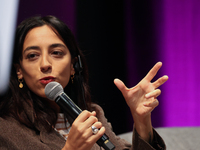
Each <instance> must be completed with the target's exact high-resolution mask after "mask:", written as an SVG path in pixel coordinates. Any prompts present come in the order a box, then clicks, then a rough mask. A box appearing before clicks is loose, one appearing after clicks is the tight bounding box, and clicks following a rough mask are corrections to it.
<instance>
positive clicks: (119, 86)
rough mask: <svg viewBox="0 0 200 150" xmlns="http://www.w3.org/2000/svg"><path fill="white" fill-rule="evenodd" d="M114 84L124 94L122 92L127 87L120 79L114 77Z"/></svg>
mask: <svg viewBox="0 0 200 150" xmlns="http://www.w3.org/2000/svg"><path fill="white" fill-rule="evenodd" d="M114 84H115V85H116V86H117V88H118V89H119V90H120V91H121V92H122V94H123V95H124V92H125V91H126V90H127V87H126V86H125V84H124V83H123V82H122V81H121V80H120V79H115V80H114Z"/></svg>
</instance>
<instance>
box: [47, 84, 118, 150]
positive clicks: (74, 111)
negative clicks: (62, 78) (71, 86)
mask: <svg viewBox="0 0 200 150" xmlns="http://www.w3.org/2000/svg"><path fill="white" fill-rule="evenodd" d="M45 95H46V97H47V98H48V99H50V100H52V101H55V102H56V103H57V104H58V105H59V106H60V107H61V108H62V110H64V111H65V112H66V113H68V114H69V115H70V116H71V117H72V118H73V119H74V120H75V119H76V118H77V117H78V115H79V114H80V113H81V112H82V110H81V109H80V108H79V107H78V106H77V105H76V104H75V103H74V102H73V101H72V100H71V99H70V98H69V96H67V94H65V93H64V91H63V87H62V86H61V85H60V83H58V82H54V81H53V82H50V83H48V84H47V85H46V86H45ZM96 143H97V144H98V145H99V146H102V147H103V148H104V149H105V150H114V149H115V146H114V145H113V144H112V143H111V142H110V141H109V138H108V136H107V135H106V134H104V135H103V136H102V137H101V138H100V139H99V140H98V141H97V142H96Z"/></svg>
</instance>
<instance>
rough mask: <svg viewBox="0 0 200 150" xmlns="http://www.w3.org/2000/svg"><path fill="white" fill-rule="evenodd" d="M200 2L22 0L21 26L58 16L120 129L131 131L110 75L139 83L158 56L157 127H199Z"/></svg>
mask: <svg viewBox="0 0 200 150" xmlns="http://www.w3.org/2000/svg"><path fill="white" fill-rule="evenodd" d="M199 6H200V1H197V0H151V1H148V0H147V1H141V0H140V1H139V0H101V1H94V0H59V1H54V0H42V1H41V0H28V1H27V0H20V1H19V7H18V15H17V16H18V17H17V25H18V24H19V23H20V22H21V21H22V20H24V19H26V18H28V17H31V16H35V15H42V16H45V15H54V16H56V17H58V18H60V19H61V20H63V21H64V22H65V23H66V24H67V25H68V26H69V28H70V29H71V30H72V32H73V33H74V35H75V37H76V40H77V42H78V44H79V47H80V48H81V49H82V50H83V52H84V54H85V56H86V58H87V63H88V66H89V75H90V87H91V92H92V98H93V100H94V101H95V102H97V103H98V104H99V105H100V106H101V107H102V108H103V109H104V111H105V116H106V117H107V119H108V121H109V122H111V123H112V126H113V130H114V132H115V133H116V134H120V133H124V132H128V131H131V130H132V126H133V120H132V117H131V115H130V111H129V108H128V106H127V104H126V102H125V100H124V99H123V97H122V95H121V93H120V91H119V90H118V89H117V88H116V87H115V85H114V83H113V80H114V78H119V79H121V80H122V81H124V83H125V84H126V85H127V86H128V87H133V86H135V85H136V84H137V83H138V82H139V81H140V80H141V79H142V78H143V77H144V76H145V75H146V74H147V72H148V71H149V70H150V69H151V68H152V67H153V65H154V64H155V63H156V62H158V61H162V62H163V67H162V68H161V70H160V71H159V73H158V75H157V76H156V77H155V79H156V78H158V77H160V76H162V75H168V76H169V80H168V81H167V83H165V84H164V85H162V86H161V90H162V94H161V96H159V98H158V100H159V101H160V104H159V106H158V107H157V108H156V109H155V110H154V111H153V112H152V124H153V126H154V127H181V126H187V127H188V126H200V119H199V116H200V110H199V97H200V92H199V91H198V90H199V89H200V85H199V83H200V69H199V64H200V57H199V56H200V51H199V50H200V44H199V39H200V21H199V20H200V9H199Z"/></svg>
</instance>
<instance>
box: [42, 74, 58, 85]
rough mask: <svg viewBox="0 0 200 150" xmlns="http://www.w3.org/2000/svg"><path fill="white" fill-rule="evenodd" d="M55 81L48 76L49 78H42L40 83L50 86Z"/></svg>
mask: <svg viewBox="0 0 200 150" xmlns="http://www.w3.org/2000/svg"><path fill="white" fill-rule="evenodd" d="M54 80H55V78H54V77H52V76H48V77H44V78H41V79H40V82H41V83H42V84H48V83H49V82H52V81H54Z"/></svg>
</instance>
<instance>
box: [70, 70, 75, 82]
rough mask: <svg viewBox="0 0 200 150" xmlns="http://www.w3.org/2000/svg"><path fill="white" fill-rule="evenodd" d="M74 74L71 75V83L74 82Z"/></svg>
mask: <svg viewBox="0 0 200 150" xmlns="http://www.w3.org/2000/svg"><path fill="white" fill-rule="evenodd" d="M74 74H75V73H74ZM74 74H73V75H71V80H72V84H73V83H74Z"/></svg>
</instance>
